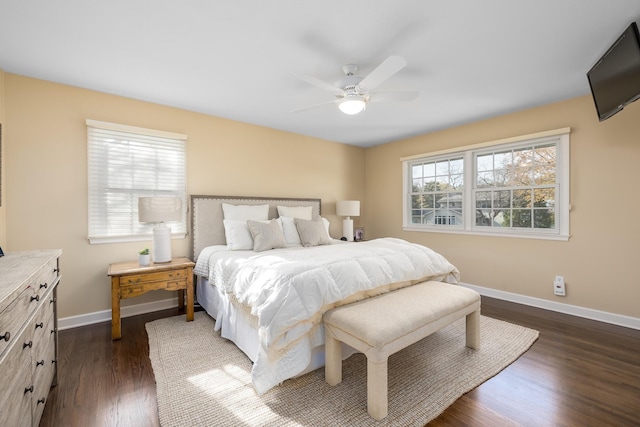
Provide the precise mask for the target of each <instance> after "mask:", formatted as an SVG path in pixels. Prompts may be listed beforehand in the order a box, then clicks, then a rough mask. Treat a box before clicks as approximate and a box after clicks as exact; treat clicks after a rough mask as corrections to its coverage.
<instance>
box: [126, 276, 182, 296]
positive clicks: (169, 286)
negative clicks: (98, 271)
mask: <svg viewBox="0 0 640 427" xmlns="http://www.w3.org/2000/svg"><path fill="white" fill-rule="evenodd" d="M186 288H187V280H186V279H183V280H172V281H159V282H140V284H135V285H129V284H126V283H125V284H124V285H121V286H120V297H121V298H133V297H137V296H138V295H142V294H144V293H146V292H148V291H159V290H165V291H177V290H178V289H186Z"/></svg>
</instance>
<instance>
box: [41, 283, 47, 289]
mask: <svg viewBox="0 0 640 427" xmlns="http://www.w3.org/2000/svg"><path fill="white" fill-rule="evenodd" d="M47 286H48V285H47V284H46V283H45V284H42V283H40V289H42V288H45V289H47Z"/></svg>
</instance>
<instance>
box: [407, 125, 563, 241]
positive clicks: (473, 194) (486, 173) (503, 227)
mask: <svg viewBox="0 0 640 427" xmlns="http://www.w3.org/2000/svg"><path fill="white" fill-rule="evenodd" d="M402 161H403V170H404V175H405V179H404V182H405V186H404V188H405V192H404V194H405V196H404V203H405V205H404V206H405V209H404V212H405V214H404V229H405V230H414V231H436V232H452V233H471V234H484V235H487V234H489V235H504V236H511V237H513V236H517V237H535V238H549V239H562V240H566V239H568V237H569V233H568V231H569V129H559V130H556V131H549V132H543V133H540V134H536V135H528V136H525V137H518V138H512V139H509V140H503V141H497V142H493V143H485V144H479V145H475V146H471V147H465V148H463V149H460V150H456V151H455V152H440V153H435V154H433V155H420V156H412V157H410V158H404V159H402Z"/></svg>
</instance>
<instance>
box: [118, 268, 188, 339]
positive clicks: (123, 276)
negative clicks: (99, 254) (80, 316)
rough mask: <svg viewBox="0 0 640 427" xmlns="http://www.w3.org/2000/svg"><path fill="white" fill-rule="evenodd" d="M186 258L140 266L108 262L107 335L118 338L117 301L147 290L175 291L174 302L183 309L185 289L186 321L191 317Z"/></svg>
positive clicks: (119, 329) (119, 334) (120, 333)
mask: <svg viewBox="0 0 640 427" xmlns="http://www.w3.org/2000/svg"><path fill="white" fill-rule="evenodd" d="M194 266H195V263H194V262H193V261H191V260H190V259H189V258H174V259H172V260H171V261H170V262H165V263H161V264H151V265H149V266H146V267H141V266H140V265H139V264H138V261H131V262H119V263H115V264H110V265H109V271H108V272H107V275H109V276H111V338H112V339H114V340H118V339H120V338H121V337H122V331H121V328H120V300H121V299H125V298H133V297H137V296H139V295H142V294H144V293H147V292H149V291H156V290H158V289H164V290H167V291H178V304H179V306H180V309H183V308H184V291H185V290H186V291H187V322H189V321H192V320H193V267H194Z"/></svg>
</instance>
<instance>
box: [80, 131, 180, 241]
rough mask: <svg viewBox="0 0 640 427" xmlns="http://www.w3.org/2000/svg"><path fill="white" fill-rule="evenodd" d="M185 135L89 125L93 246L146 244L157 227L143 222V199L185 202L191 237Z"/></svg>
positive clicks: (176, 231) (173, 226) (173, 224)
mask: <svg viewBox="0 0 640 427" xmlns="http://www.w3.org/2000/svg"><path fill="white" fill-rule="evenodd" d="M186 140H187V137H186V135H182V134H175V133H170V132H162V131H156V130H151V129H143V128H137V127H133V126H124V125H118V124H114V123H106V122H99V121H95V120H87V141H88V150H87V151H88V173H89V177H88V178H89V206H88V208H89V241H90V242H91V243H106V242H115V241H128V240H144V239H148V238H149V236H150V235H151V230H152V228H153V224H142V223H140V222H139V221H138V197H142V196H172V197H179V198H181V199H182V206H183V213H182V219H181V220H180V221H176V222H169V223H167V226H169V227H171V230H172V233H173V234H174V235H182V236H184V235H185V234H186V206H187V200H186V194H187V192H186Z"/></svg>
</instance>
